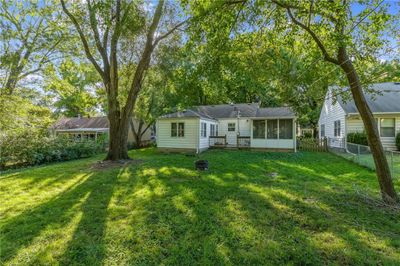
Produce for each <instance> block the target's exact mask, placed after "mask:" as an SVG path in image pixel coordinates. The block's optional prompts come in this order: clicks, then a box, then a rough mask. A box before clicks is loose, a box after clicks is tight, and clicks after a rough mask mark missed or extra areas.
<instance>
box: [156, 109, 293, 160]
mask: <svg viewBox="0 0 400 266" xmlns="http://www.w3.org/2000/svg"><path fill="white" fill-rule="evenodd" d="M156 132H157V147H158V149H160V150H167V151H189V152H196V153H199V152H202V151H204V150H206V149H208V148H210V147H221V148H222V147H224V148H228V147H239V148H258V149H272V150H285V151H295V150H296V133H295V132H296V116H295V114H294V113H293V112H292V110H291V109H290V108H288V107H275V108H260V106H259V104H258V103H248V104H247V103H245V104H222V105H205V106H197V107H193V108H190V109H187V110H184V111H179V112H174V113H170V114H166V115H163V116H161V117H159V118H158V120H157V123H156Z"/></svg>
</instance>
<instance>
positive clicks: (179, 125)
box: [178, 123, 185, 137]
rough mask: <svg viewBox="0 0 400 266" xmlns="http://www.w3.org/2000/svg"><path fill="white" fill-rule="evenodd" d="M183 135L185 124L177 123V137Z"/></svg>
mask: <svg viewBox="0 0 400 266" xmlns="http://www.w3.org/2000/svg"><path fill="white" fill-rule="evenodd" d="M184 136H185V124H184V123H178V137H184Z"/></svg>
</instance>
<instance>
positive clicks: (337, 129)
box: [333, 120, 340, 137]
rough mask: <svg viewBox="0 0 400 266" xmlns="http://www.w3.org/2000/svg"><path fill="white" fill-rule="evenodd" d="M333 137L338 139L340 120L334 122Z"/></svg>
mask: <svg viewBox="0 0 400 266" xmlns="http://www.w3.org/2000/svg"><path fill="white" fill-rule="evenodd" d="M333 129H334V135H335V137H340V120H336V121H335V122H334V128H333Z"/></svg>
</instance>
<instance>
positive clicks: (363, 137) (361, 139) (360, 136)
mask: <svg viewBox="0 0 400 266" xmlns="http://www.w3.org/2000/svg"><path fill="white" fill-rule="evenodd" d="M347 142H350V143H354V144H360V145H365V146H368V139H367V133H365V132H354V133H349V134H347Z"/></svg>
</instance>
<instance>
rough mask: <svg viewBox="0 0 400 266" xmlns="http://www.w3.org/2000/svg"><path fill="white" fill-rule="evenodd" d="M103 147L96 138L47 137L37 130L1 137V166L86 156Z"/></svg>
mask: <svg viewBox="0 0 400 266" xmlns="http://www.w3.org/2000/svg"><path fill="white" fill-rule="evenodd" d="M102 150H103V143H102V142H100V141H94V140H81V141H74V140H71V139H69V138H67V137H63V136H58V137H45V136H43V135H42V134H39V133H37V132H34V131H28V132H21V133H18V134H9V135H7V136H4V135H3V136H1V139H0V169H5V168H14V167H19V166H28V165H38V164H44V163H49V162H60V161H67V160H73V159H78V158H85V157H89V156H92V155H94V154H96V153H99V152H101V151H102Z"/></svg>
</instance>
